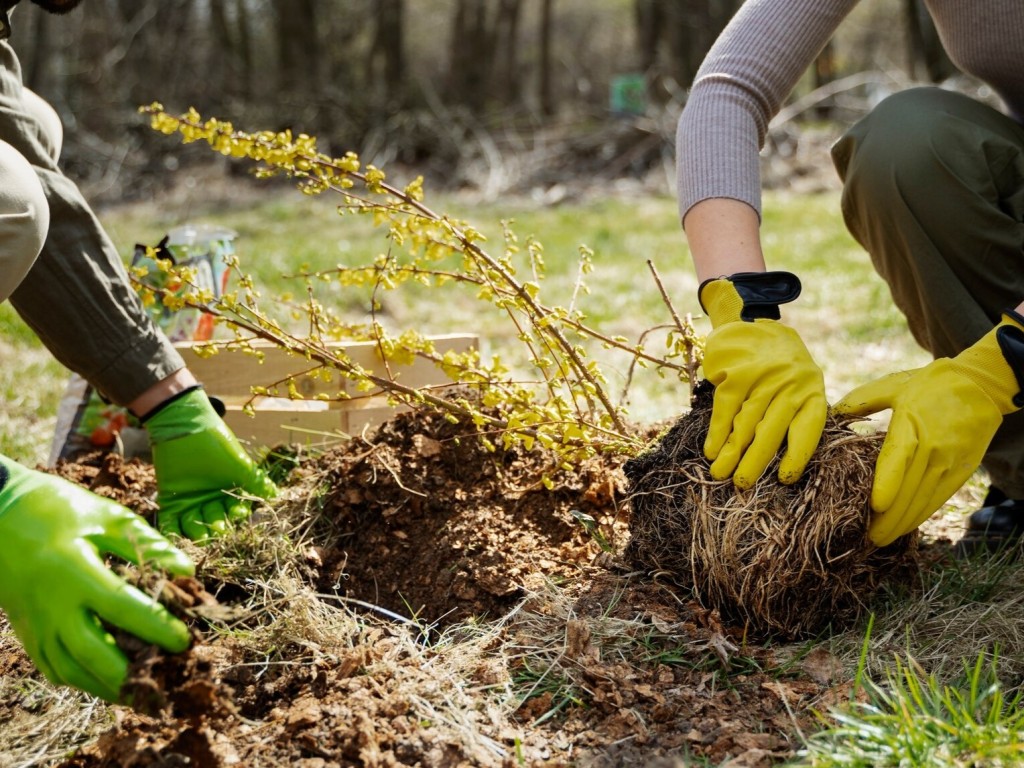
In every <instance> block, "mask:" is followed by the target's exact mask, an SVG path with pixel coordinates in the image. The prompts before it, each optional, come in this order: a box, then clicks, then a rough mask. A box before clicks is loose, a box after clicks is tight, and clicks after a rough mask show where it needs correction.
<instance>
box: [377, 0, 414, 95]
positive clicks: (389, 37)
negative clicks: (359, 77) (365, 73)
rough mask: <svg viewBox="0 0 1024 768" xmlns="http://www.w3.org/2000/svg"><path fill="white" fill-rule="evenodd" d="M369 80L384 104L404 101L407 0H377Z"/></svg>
mask: <svg viewBox="0 0 1024 768" xmlns="http://www.w3.org/2000/svg"><path fill="white" fill-rule="evenodd" d="M373 27H374V30H373V42H372V43H371V44H370V55H369V66H368V70H369V75H370V77H369V80H370V83H372V84H373V85H372V86H371V87H375V88H379V89H380V90H381V92H382V95H383V97H384V101H387V102H392V101H401V98H402V90H403V88H404V85H405V75H406V69H405V67H406V64H405V0H377V3H376V9H375V10H374V14H373Z"/></svg>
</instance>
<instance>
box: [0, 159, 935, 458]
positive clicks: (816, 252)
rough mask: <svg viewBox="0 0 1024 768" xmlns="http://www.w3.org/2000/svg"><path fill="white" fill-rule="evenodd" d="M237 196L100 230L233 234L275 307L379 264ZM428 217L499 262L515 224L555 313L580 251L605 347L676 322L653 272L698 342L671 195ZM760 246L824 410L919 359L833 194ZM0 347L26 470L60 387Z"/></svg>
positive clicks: (429, 303) (315, 225)
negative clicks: (823, 388) (481, 240)
mask: <svg viewBox="0 0 1024 768" xmlns="http://www.w3.org/2000/svg"><path fill="white" fill-rule="evenodd" d="M235 183H236V184H237V185H238V187H239V189H240V190H247V191H246V192H245V194H240V195H239V196H237V197H234V198H232V197H230V196H227V197H225V196H223V195H222V196H220V197H216V198H215V199H212V200H211V201H204V200H203V197H202V194H203V191H202V189H201V188H199V189H197V190H196V191H194V192H193V194H192V196H191V197H190V198H189V199H187V200H184V201H177V202H176V203H168V202H167V201H161V202H159V203H140V204H136V205H131V206H123V207H118V208H112V209H108V210H105V211H103V212H102V214H101V218H102V220H103V222H104V224H105V226H106V227H107V228H108V231H109V232H110V234H111V236H112V237H113V239H114V241H115V243H117V245H118V248H119V250H120V251H121V253H122V254H123V255H124V257H125V258H126V259H128V258H130V256H131V253H132V249H133V246H134V244H135V243H144V244H155V243H156V242H158V241H159V240H160V238H161V237H163V235H164V234H166V233H167V232H168V231H169V230H170V229H172V228H173V227H175V226H179V225H181V224H184V223H208V224H216V225H219V226H225V227H229V228H231V229H233V230H235V231H236V232H237V233H238V238H237V241H236V247H237V250H238V253H239V255H240V256H241V258H242V263H243V268H244V269H245V270H246V271H247V272H249V273H251V274H252V275H253V276H254V278H255V279H256V281H257V283H258V284H259V285H260V286H261V288H262V291H263V293H264V295H265V296H266V297H268V298H272V297H275V296H278V295H280V294H282V293H285V292H289V291H295V290H296V289H297V288H301V284H299V283H298V282H296V281H295V280H294V279H292V280H289V279H287V278H286V277H285V276H286V275H289V274H293V273H294V272H295V271H297V270H298V269H299V268H300V267H301V266H302V265H308V266H309V267H311V268H314V269H317V268H319V269H324V268H330V267H332V266H334V265H336V264H339V263H346V264H362V263H367V262H369V261H370V260H372V258H373V257H374V256H375V255H376V254H378V253H382V252H386V251H387V249H388V246H389V241H388V239H387V238H386V236H385V233H384V232H383V231H381V230H379V229H375V228H374V227H373V226H372V225H371V222H370V221H369V220H367V219H366V218H364V217H356V216H339V215H338V212H337V209H336V201H334V200H332V199H330V198H328V197H321V198H309V197H304V196H302V195H300V194H298V193H297V192H296V191H294V190H293V189H291V188H290V187H288V186H283V185H279V186H276V187H274V188H273V189H272V190H266V191H259V192H258V193H254V192H253V191H252V190H251V189H250V186H251V185H253V184H254V182H252V181H251V180H249V179H239V180H237V182H235ZM428 195H429V187H428ZM430 202H431V205H432V206H433V207H434V208H435V209H436V210H439V211H443V212H446V213H448V214H450V215H452V216H454V217H457V218H461V219H464V220H467V221H469V222H470V223H471V224H472V225H473V226H475V227H477V228H478V229H480V230H481V231H482V232H483V233H484V234H485V235H487V237H488V242H487V243H486V246H487V247H488V248H489V249H491V250H492V251H494V252H500V250H501V222H502V221H503V220H509V221H512V222H513V223H512V228H513V229H514V231H515V232H516V234H517V235H518V237H519V239H520V242H524V241H525V240H526V239H527V238H529V237H534V238H536V239H537V240H539V241H540V242H541V243H542V244H543V246H544V257H545V262H546V266H547V277H546V279H545V281H544V288H543V290H544V291H545V297H546V301H548V302H549V303H551V304H562V305H567V304H568V303H569V302H570V301H571V300H572V296H573V290H574V287H575V282H576V279H577V275H576V264H577V258H578V253H579V247H580V246H581V245H586V246H588V247H590V248H592V249H593V250H594V265H595V270H594V273H593V274H591V275H590V276H588V279H587V283H588V285H589V288H590V293H589V295H583V296H580V297H578V299H577V304H578V306H580V307H582V308H583V309H584V310H585V312H586V314H587V319H588V322H589V323H591V324H592V325H594V326H596V327H598V328H600V329H601V330H602V331H604V332H605V333H607V334H608V335H622V336H625V337H627V338H630V339H636V338H637V337H638V336H639V334H641V333H643V332H644V331H645V330H646V329H648V328H651V327H653V326H655V325H659V324H664V323H667V322H669V321H670V317H669V314H668V310H667V309H666V307H665V305H664V302H663V301H662V299H661V296H660V294H659V291H658V289H657V286H656V284H655V282H654V280H653V278H652V276H651V272H650V271H649V268H648V266H647V261H648V260H652V261H653V262H654V265H655V267H656V268H657V270H658V272H659V274H660V275H661V278H662V280H663V281H664V284H665V286H666V288H667V289H668V290H669V292H670V294H671V296H672V301H673V303H674V305H675V308H676V310H677V311H678V312H679V313H680V314H686V313H691V314H692V315H693V316H694V318H695V323H696V325H697V327H698V329H699V330H700V331H702V332H706V331H707V330H708V325H707V322H706V320H705V319H704V318H703V316H702V313H701V309H700V306H699V304H698V302H697V299H696V290H697V281H696V278H695V276H694V274H693V269H692V265H691V262H690V257H689V254H688V251H687V248H686V242H685V238H684V236H683V234H682V232H681V229H680V227H679V224H678V214H677V210H676V203H675V200H674V199H672V198H670V197H668V196H641V197H635V196H608V197H604V198H600V199H590V200H586V201H582V202H580V201H576V202H566V203H563V204H560V205H555V206H551V205H543V204H539V203H537V202H534V201H532V200H531V199H530V198H527V197H518V198H510V199H505V200H501V201H499V202H496V203H488V204H484V205H481V204H479V203H478V202H477V201H475V200H474V199H472V198H470V197H466V196H458V195H439V196H435V197H434V198H433V199H431V200H430ZM763 232H764V242H765V248H766V252H767V253H766V256H767V259H768V263H769V266H770V268H773V269H788V270H791V271H793V272H795V273H797V274H798V275H799V276H800V277H801V280H802V281H803V285H804V291H803V295H802V296H801V297H800V299H799V300H798V301H797V302H795V303H794V304H793V305H790V306H788V307H786V308H785V309H784V318H785V319H786V320H787V322H790V323H791V324H793V325H794V326H796V327H797V328H798V329H799V331H800V333H801V335H802V336H803V338H804V339H805V341H806V343H807V345H808V347H809V348H810V349H811V352H812V354H813V355H814V357H815V359H816V360H817V361H818V362H819V364H820V365H821V366H822V368H823V369H824V371H825V376H826V383H827V386H828V391H829V396H830V399H833V400H834V399H836V398H838V397H839V396H841V395H842V394H843V393H844V392H845V391H846V390H847V389H849V388H851V387H852V386H855V385H856V384H859V383H861V382H863V381H866V380H867V379H868V378H870V377H872V376H877V375H881V374H883V373H888V372H889V371H892V370H897V369H899V368H905V367H913V366H916V365H919V364H921V363H923V362H924V361H925V360H926V355H925V354H924V353H923V352H922V351H921V350H920V349H919V348H918V347H917V346H916V345H915V344H914V342H913V340H912V339H911V338H910V336H909V333H908V332H907V331H906V329H905V324H904V322H903V318H902V316H901V315H900V314H899V312H898V311H897V310H896V309H895V307H894V306H893V305H892V301H891V299H890V298H889V293H888V288H887V287H886V285H885V284H884V283H883V282H882V281H881V279H880V278H879V277H878V276H877V275H876V274H875V273H874V271H873V269H872V267H871V264H870V260H869V259H868V257H867V256H866V254H864V252H863V251H862V250H861V249H860V247H859V246H858V245H857V244H856V243H855V242H854V241H853V240H852V238H851V237H850V236H849V235H848V234H847V233H846V230H845V227H844V225H843V222H842V218H841V215H840V213H839V204H838V197H837V195H836V194H834V193H824V194H817V195H787V194H783V193H768V194H767V195H766V198H765V218H764V225H763ZM324 290H325V293H324V294H323V295H322V296H321V297H320V298H321V299H322V300H323V301H324V302H325V303H327V304H329V305H330V306H331V307H332V308H333V309H335V310H337V311H340V312H342V313H344V314H345V315H346V316H349V317H351V318H353V319H358V318H363V319H366V318H368V317H369V316H370V315H369V309H370V307H369V297H368V296H366V295H361V294H355V293H346V294H342V293H340V292H339V289H338V287H337V286H336V285H332V286H329V287H327V288H325V289H324ZM382 304H383V306H382V309H381V311H380V312H379V313H378V315H377V317H378V319H380V320H381V321H382V322H384V323H386V324H388V325H390V326H392V327H395V328H406V327H414V328H417V329H419V330H422V331H426V332H432V333H451V332H465V331H467V330H471V331H473V332H476V333H478V334H480V336H481V338H482V339H483V340H484V342H485V344H486V345H487V347H488V348H490V349H492V350H494V351H499V352H502V354H503V356H508V355H509V354H511V355H513V356H514V355H515V354H517V353H519V352H520V351H521V350H520V349H519V346H520V345H519V342H518V341H517V340H516V339H515V338H514V336H515V329H514V328H513V327H512V326H511V324H510V323H509V322H508V321H507V320H506V319H505V318H504V317H503V316H501V315H500V314H499V313H496V312H491V311H489V308H485V307H482V305H481V304H480V302H478V301H476V300H474V299H473V298H472V296H471V295H470V294H468V293H462V294H458V295H457V300H456V295H448V294H446V295H445V296H444V297H443V299H441V300H439V298H438V296H437V295H436V293H435V292H432V291H431V290H429V289H426V288H423V287H421V286H413V285H410V286H405V287H403V289H402V291H401V292H400V293H398V294H391V295H384V298H383V302H382ZM482 309H486V310H488V311H481V310H482ZM298 330H301V329H298ZM0 338H3V339H4V341H5V342H6V343H7V344H10V345H12V347H13V351H12V354H14V355H15V356H16V357H17V358H20V359H21V360H24V361H26V362H24V363H19V364H18V365H15V366H13V367H12V366H5V367H4V372H3V373H2V374H0V377H2V378H0V386H2V388H3V391H4V392H5V394H6V395H7V398H8V399H7V400H6V401H5V402H6V413H7V416H6V418H7V420H8V426H9V428H8V429H7V430H6V434H5V436H4V437H0V450H4V451H6V452H7V453H8V455H12V456H14V457H15V458H19V459H22V460H25V461H29V462H34V461H41V460H43V459H44V458H45V455H46V452H47V450H48V444H49V440H50V434H48V431H49V432H52V425H53V418H54V414H55V412H56V407H57V403H58V401H59V397H60V393H61V391H62V390H63V386H64V380H65V378H66V374H65V372H64V371H63V369H62V368H61V367H60V366H59V365H57V364H55V363H52V362H50V361H49V358H48V357H47V356H46V354H45V352H44V351H42V350H41V348H40V347H39V344H38V342H37V341H36V340H35V338H34V336H33V335H32V333H31V331H29V330H28V329H27V328H26V327H25V326H24V324H22V323H21V321H20V320H19V319H18V318H17V316H16V315H15V314H14V312H13V311H12V310H11V309H10V307H9V305H4V306H3V307H0ZM652 343H658V342H657V341H655V342H652ZM593 354H594V356H595V357H596V358H597V359H599V360H601V361H602V364H603V365H604V367H605V372H606V375H607V376H608V379H609V389H610V391H612V392H613V393H614V394H615V395H618V394H619V392H620V390H621V389H622V388H623V386H624V384H625V382H626V377H627V373H628V371H627V369H626V366H625V360H624V359H623V358H621V357H615V356H613V355H608V354H606V353H605V352H604V351H602V350H595V351H594V352H593ZM630 393H631V396H630V401H629V407H630V413H631V415H632V417H633V418H634V419H635V420H637V421H641V422H649V421H654V420H658V419H663V418H670V417H674V416H675V415H677V414H678V413H679V412H680V410H681V409H682V407H683V405H684V403H685V399H686V390H685V387H684V385H681V384H679V383H678V382H674V381H672V380H669V379H660V378H658V377H657V376H655V375H653V374H650V373H641V374H639V375H637V376H636V377H635V378H634V380H633V382H632V384H631V387H630Z"/></svg>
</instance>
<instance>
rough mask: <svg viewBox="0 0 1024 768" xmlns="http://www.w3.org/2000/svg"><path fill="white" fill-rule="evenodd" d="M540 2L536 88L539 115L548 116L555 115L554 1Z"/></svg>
mask: <svg viewBox="0 0 1024 768" xmlns="http://www.w3.org/2000/svg"><path fill="white" fill-rule="evenodd" d="M540 2H541V6H540V7H541V11H540V62H539V64H538V67H537V71H538V79H537V86H538V91H539V95H540V111H541V114H543V115H547V116H550V115H553V114H555V89H554V72H553V71H552V67H553V64H552V56H551V44H552V43H551V40H552V37H553V35H554V32H553V25H554V16H555V0H540Z"/></svg>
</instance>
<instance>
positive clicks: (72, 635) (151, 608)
mask: <svg viewBox="0 0 1024 768" xmlns="http://www.w3.org/2000/svg"><path fill="white" fill-rule="evenodd" d="M108 553H109V554H113V555H116V556H117V557H120V558H122V559H124V560H127V561H129V562H132V563H135V564H137V565H145V566H153V567H157V568H161V569H163V570H165V571H167V572H168V573H171V574H174V575H178V576H190V575H192V574H193V573H194V571H195V568H194V566H193V565H192V562H191V561H190V560H189V559H188V557H187V556H186V555H185V554H184V553H183V552H181V551H180V550H178V549H176V548H175V547H174V546H172V545H171V543H170V542H169V541H167V539H165V538H164V537H163V536H161V535H160V534H159V533H157V532H156V531H155V530H154V529H153V528H151V527H150V526H149V525H147V524H146V522H145V521H144V520H143V519H142V518H140V517H139V516H138V515H136V514H134V513H133V512H131V511H130V510H128V509H125V508H124V507H122V506H120V505H118V504H115V503H114V502H113V501H110V500H109V499H104V498H102V497H100V496H97V495H95V494H93V493H91V492H89V491H87V490H85V489H84V488H81V487H79V486H77V485H74V484H73V483H69V482H68V481H66V480H63V479H61V478H59V477H54V476H51V475H47V474H45V473H42V472H37V471H34V470H30V469H26V468H25V467H23V466H21V465H20V464H18V463H16V462H13V461H11V460H9V459H5V458H3V457H0V609H3V610H4V611H5V612H6V614H7V617H8V619H9V620H10V622H11V626H12V627H13V629H14V632H15V634H16V635H17V636H18V639H19V640H20V641H21V643H22V645H24V647H25V651H26V652H27V653H28V655H29V657H30V658H31V659H32V661H33V662H35V664H36V666H37V667H38V668H39V670H40V671H41V672H42V673H43V674H44V675H45V676H46V677H47V679H48V680H50V682H52V683H55V684H58V685H72V686H74V687H76V688H80V689H81V690H83V691H86V692H88V693H91V694H93V695H95V696H99V697H101V698H103V699H106V700H107V701H117V700H118V698H119V692H120V689H121V685H122V684H123V683H124V680H125V677H126V675H127V672H128V661H127V659H126V658H125V656H124V654H123V653H122V652H121V651H120V649H119V648H118V647H117V645H116V644H115V642H114V639H113V637H111V635H110V634H109V633H108V632H107V631H106V630H105V629H104V628H103V626H102V624H101V623H100V622H101V620H102V621H105V622H107V624H109V625H111V626H115V627H119V628H120V629H123V630H124V631H126V632H129V633H131V634H133V635H136V636H137V637H139V638H141V639H142V640H145V641H146V642H148V643H155V644H157V645H160V646H162V647H163V648H165V649H167V650H168V651H171V652H174V653H178V652H180V651H184V650H185V649H186V648H188V646H189V643H190V641H191V636H190V634H189V631H188V628H187V627H186V626H185V625H184V624H182V623H181V622H180V621H178V620H177V619H176V618H174V617H173V616H172V615H171V614H170V613H169V612H168V611H167V610H166V609H165V608H164V607H163V606H161V605H160V604H158V603H157V602H155V601H154V600H152V599H150V598H149V597H147V596H146V595H144V594H143V593H142V592H140V591H139V590H137V589H136V588H134V587H132V586H130V585H129V584H127V583H126V582H125V581H123V580H122V579H120V578H118V577H117V576H116V575H115V574H114V573H112V572H111V571H110V569H109V568H107V567H106V565H104V562H103V556H104V555H105V554H108Z"/></svg>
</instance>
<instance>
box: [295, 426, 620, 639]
mask: <svg viewBox="0 0 1024 768" xmlns="http://www.w3.org/2000/svg"><path fill="white" fill-rule="evenodd" d="M557 461H558V460H557V458H556V457H555V456H553V455H552V454H550V453H547V452H544V451H526V450H524V449H522V448H520V447H512V448H509V449H501V450H488V449H487V448H486V447H485V446H484V445H483V443H482V442H481V441H480V439H479V437H478V436H477V435H476V428H475V427H474V426H473V425H462V424H453V423H451V422H449V421H448V420H446V419H445V418H444V416H443V415H440V414H429V413H424V414H409V413H407V414H401V415H399V416H398V417H397V418H395V419H392V420H391V421H389V422H387V423H386V424H385V425H384V426H383V427H382V428H381V429H380V430H378V431H377V432H376V433H375V434H374V435H373V436H372V437H370V438H356V439H354V440H352V441H350V442H349V443H347V444H345V445H343V446H341V447H340V448H338V449H336V450H334V451H331V452H330V453H329V454H327V455H325V456H321V457H319V458H317V459H315V460H314V462H313V466H310V467H306V468H305V469H306V471H307V472H308V473H309V475H310V478H311V479H309V480H307V481H305V482H307V483H312V484H314V485H319V486H320V487H323V488H327V489H328V490H327V492H326V493H325V494H324V495H323V496H322V497H321V499H320V502H319V506H320V512H319V514H320V515H321V516H322V523H323V524H324V525H325V526H327V527H328V528H329V532H328V533H327V535H323V534H322V538H323V539H324V540H325V541H326V542H327V543H326V544H324V545H321V546H320V547H319V548H318V555H319V557H320V559H321V561H322V568H321V569H320V576H319V579H318V581H317V587H318V588H319V589H320V590H321V591H322V592H326V593H332V594H342V595H344V596H347V597H352V598H356V599H359V600H361V601H364V602H368V603H372V604H373V605H376V606H380V607H382V608H385V609H387V610H389V611H392V612H394V613H398V614H401V615H403V616H409V617H416V618H417V619H418V620H420V621H422V622H423V623H426V624H434V623H438V622H440V623H442V624H446V623H451V622H455V621H462V620H464V619H466V618H468V617H470V616H475V617H484V616H487V617H490V618H496V617H498V616H501V615H502V614H504V613H505V612H506V611H507V610H508V609H509V608H511V607H512V606H513V605H514V604H515V603H516V602H517V601H518V600H521V599H522V597H523V595H524V590H529V589H531V588H534V587H537V586H539V585H540V584H541V583H542V582H543V581H544V580H560V579H566V578H572V577H575V576H578V575H579V574H580V570H581V568H582V567H583V566H585V565H586V564H588V563H590V561H591V560H593V559H594V557H595V556H596V555H597V554H599V553H600V552H601V548H600V545H599V543H598V542H597V541H596V540H595V539H594V538H593V537H592V536H591V534H590V533H588V528H587V525H584V524H583V522H581V521H586V522H587V523H590V522H591V521H593V524H594V525H597V526H599V527H601V528H602V529H603V530H605V531H606V532H608V535H609V536H610V537H611V538H612V539H614V529H615V527H616V526H615V523H616V518H622V519H620V520H619V523H620V527H621V526H622V525H624V524H625V519H624V517H623V515H620V512H623V509H622V507H623V504H622V502H623V486H624V479H623V477H622V475H621V472H620V465H621V463H622V460H620V459H616V458H614V457H602V458H599V459H592V460H590V461H588V462H585V463H583V464H582V465H580V466H578V467H576V468H575V469H572V470H566V469H564V468H561V467H559V466H558V465H557V463H556V462H557ZM546 477H547V478H550V481H551V482H553V486H551V487H546V486H545V484H544V482H543V481H544V479H545V478H546ZM549 485H550V482H549Z"/></svg>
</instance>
